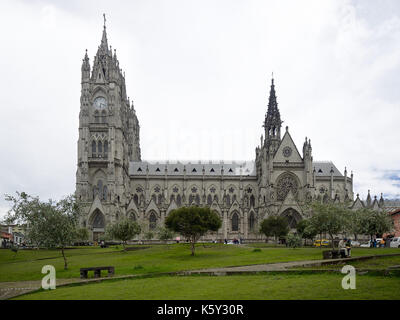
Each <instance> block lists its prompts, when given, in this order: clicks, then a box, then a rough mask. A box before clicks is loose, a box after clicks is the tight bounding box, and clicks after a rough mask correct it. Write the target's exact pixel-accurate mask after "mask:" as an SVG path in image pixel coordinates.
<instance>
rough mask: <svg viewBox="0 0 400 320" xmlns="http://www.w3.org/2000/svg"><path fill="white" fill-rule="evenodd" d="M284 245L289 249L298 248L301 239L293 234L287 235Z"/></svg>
mask: <svg viewBox="0 0 400 320" xmlns="http://www.w3.org/2000/svg"><path fill="white" fill-rule="evenodd" d="M286 243H287V245H288V247H289V248H293V249H295V248H298V247H300V246H301V237H300V236H299V235H297V234H294V233H289V234H288V235H287V237H286Z"/></svg>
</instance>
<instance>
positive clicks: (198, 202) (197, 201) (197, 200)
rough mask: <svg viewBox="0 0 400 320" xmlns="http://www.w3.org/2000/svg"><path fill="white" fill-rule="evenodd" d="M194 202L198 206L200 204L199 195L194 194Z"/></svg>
mask: <svg viewBox="0 0 400 320" xmlns="http://www.w3.org/2000/svg"><path fill="white" fill-rule="evenodd" d="M195 201H196V204H197V205H198V206H199V205H200V196H199V195H198V194H196V199H195Z"/></svg>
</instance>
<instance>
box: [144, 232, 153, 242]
mask: <svg viewBox="0 0 400 320" xmlns="http://www.w3.org/2000/svg"><path fill="white" fill-rule="evenodd" d="M144 238H145V239H146V240H151V239H153V238H154V232H152V231H147V232H146V233H145V234H144Z"/></svg>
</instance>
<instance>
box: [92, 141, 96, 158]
mask: <svg viewBox="0 0 400 320" xmlns="http://www.w3.org/2000/svg"><path fill="white" fill-rule="evenodd" d="M96 147H97V144H96V141H94V140H93V141H92V157H95V156H96V149H97V148H96Z"/></svg>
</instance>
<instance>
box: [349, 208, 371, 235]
mask: <svg viewBox="0 0 400 320" xmlns="http://www.w3.org/2000/svg"><path fill="white" fill-rule="evenodd" d="M364 210H365V209H357V210H355V211H353V210H350V209H347V210H345V216H346V222H345V223H346V231H347V232H348V233H350V234H352V235H354V240H357V237H358V235H359V234H363V233H365V231H366V230H365V222H366V221H365V218H364V217H366V216H367V215H366V214H365V212H364Z"/></svg>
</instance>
